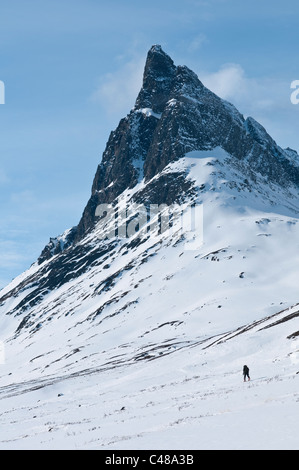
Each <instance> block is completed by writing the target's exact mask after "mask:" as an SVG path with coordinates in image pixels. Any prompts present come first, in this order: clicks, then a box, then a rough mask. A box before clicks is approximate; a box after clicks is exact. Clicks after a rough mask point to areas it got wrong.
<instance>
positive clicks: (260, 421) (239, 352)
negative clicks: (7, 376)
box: [0, 309, 299, 450]
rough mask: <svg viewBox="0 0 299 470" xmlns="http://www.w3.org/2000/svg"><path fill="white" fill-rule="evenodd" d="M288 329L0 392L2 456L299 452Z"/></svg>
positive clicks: (298, 396)
mask: <svg viewBox="0 0 299 470" xmlns="http://www.w3.org/2000/svg"><path fill="white" fill-rule="evenodd" d="M292 311H296V309H293V310H292ZM288 323H289V322H285V324H284V325H283V326H282V325H280V328H279V329H278V328H277V327H275V326H273V327H271V328H268V329H265V330H258V327H255V328H254V329H253V330H249V331H246V332H244V333H241V334H239V335H237V336H233V337H232V338H231V339H228V340H227V341H225V342H220V343H219V344H215V343H214V340H215V338H214V339H213V340H212V339H211V340H210V341H207V342H204V343H203V344H197V345H196V344H195V345H189V346H186V347H183V348H182V349H178V350H177V351H175V350H172V351H171V352H169V353H165V354H163V355H162V354H161V355H160V356H159V355H157V356H156V357H154V356H152V357H145V358H144V359H140V360H135V361H130V360H128V362H127V363H120V364H118V363H117V361H115V363H114V364H113V365H110V366H105V365H104V364H103V366H102V367H94V368H90V369H85V370H84V369H82V370H78V371H77V372H74V373H69V374H65V375H64V376H60V377H59V376H55V377H50V376H49V377H43V378H41V379H35V380H32V381H29V382H22V383H20V384H17V383H14V384H13V386H11V387H9V386H8V387H1V389H0V406H1V417H0V427H1V429H2V430H1V443H0V448H1V449H105V450H107V449H118V450H119V449H135V450H136V449H137V450H140V449H174V450H178V449H199V450H200V449H298V447H299V442H298V439H299V438H298V405H299V374H298V371H299V352H298V346H299V345H298V340H296V338H295V339H293V340H290V339H287V338H285V337H284V335H285V334H286V333H287V332H289V328H290V325H289V324H288ZM212 343H214V344H212ZM209 345H211V346H210V347H209ZM261 345H263V346H261ZM282 345H285V348H284V349H282ZM245 362H246V363H247V364H248V365H249V367H250V374H251V381H250V382H246V383H244V382H243V377H242V367H243V363H245Z"/></svg>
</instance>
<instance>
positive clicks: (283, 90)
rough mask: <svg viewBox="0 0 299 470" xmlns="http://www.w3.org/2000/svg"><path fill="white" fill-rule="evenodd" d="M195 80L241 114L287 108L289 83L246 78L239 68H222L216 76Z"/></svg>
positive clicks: (227, 66)
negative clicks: (237, 108) (241, 111)
mask: <svg viewBox="0 0 299 470" xmlns="http://www.w3.org/2000/svg"><path fill="white" fill-rule="evenodd" d="M199 76H200V79H201V80H202V82H203V83H204V85H205V86H207V87H208V88H209V89H210V90H212V91H213V92H214V93H216V94H217V95H218V96H220V97H221V98H224V99H226V100H231V101H232V102H233V103H234V104H235V105H237V106H240V107H241V109H243V110H244V112H245V113H248V112H251V111H254V110H255V111H262V110H263V111H268V110H271V109H274V108H276V109H277V108H278V107H280V108H281V107H288V106H289V99H288V95H289V87H290V85H289V83H287V82H286V81H285V80H282V79H279V78H274V79H273V78H269V77H260V78H255V77H248V76H247V75H246V73H245V71H244V69H243V67H242V66H241V65H240V64H234V63H232V64H225V65H223V66H222V67H221V68H220V69H219V70H218V71H216V72H212V73H207V72H202V73H200V74H199Z"/></svg>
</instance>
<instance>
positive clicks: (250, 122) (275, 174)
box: [0, 46, 299, 330]
mask: <svg viewBox="0 0 299 470" xmlns="http://www.w3.org/2000/svg"><path fill="white" fill-rule="evenodd" d="M215 147H222V148H223V149H224V150H225V151H226V152H227V153H228V158H227V159H226V161H225V162H224V163H222V164H223V165H230V166H231V167H235V168H236V169H238V170H239V172H241V174H242V176H243V173H244V187H246V188H250V185H251V183H252V182H254V181H255V180H258V179H259V178H256V176H257V175H259V176H260V175H261V176H262V179H263V181H266V182H269V184H270V183H276V184H278V185H279V186H281V187H282V188H288V187H289V186H290V187H293V188H294V187H297V188H298V187H299V156H298V154H297V152H295V151H294V150H292V149H289V148H288V149H285V150H283V149H281V148H280V147H279V146H278V145H277V144H276V143H275V141H274V140H273V139H272V138H271V137H270V136H269V135H268V134H267V132H266V130H265V129H264V128H263V127H262V126H261V125H260V124H259V123H257V122H256V121H255V120H254V119H253V118H248V119H246V120H245V119H244V117H243V116H242V115H241V114H240V113H239V112H238V111H237V109H236V108H235V107H234V106H233V105H231V104H230V103H228V102H226V101H224V100H222V99H221V98H219V97H218V96H216V95H215V94H214V93H212V92H211V91H210V90H208V89H207V88H206V87H205V86H204V85H203V84H202V83H201V81H200V80H199V79H198V77H197V76H196V74H195V73H193V72H192V71H191V70H190V69H188V68H187V67H185V66H175V65H174V63H173V61H172V59H171V58H170V57H169V56H168V55H167V54H165V52H164V51H163V50H162V48H161V47H160V46H153V47H152V48H151V49H150V51H149V52H148V56H147V60H146V65H145V70H144V77H143V85H142V88H141V90H140V92H139V94H138V97H137V100H136V104H135V107H134V109H133V110H131V112H130V113H129V114H128V115H127V116H126V117H125V118H123V119H122V120H121V121H120V123H119V125H118V127H117V129H116V130H115V131H113V132H111V134H110V136H109V139H108V142H107V146H106V149H105V151H104V153H103V157H102V161H101V163H100V164H99V166H98V168H97V171H96V174H95V177H94V181H93V185H92V191H91V197H90V199H89V201H88V202H87V205H86V207H85V209H84V212H83V215H82V217H81V220H80V222H79V224H78V226H76V227H73V228H72V229H70V230H67V231H66V232H65V233H64V234H63V235H61V236H59V237H56V238H51V239H50V241H49V243H48V244H47V246H46V247H45V248H44V250H43V251H42V253H41V255H40V257H39V259H38V264H39V265H41V266H39V269H38V270H37V271H36V272H34V274H32V275H30V276H29V277H27V278H26V279H25V280H24V281H21V282H20V283H19V284H18V285H17V286H16V287H12V289H11V291H10V292H8V293H6V295H5V296H3V297H2V298H0V304H1V302H4V301H5V300H7V299H8V298H10V297H17V296H18V294H19V293H20V292H21V293H22V292H25V291H26V290H27V289H28V288H29V290H28V292H27V293H25V295H24V297H23V298H22V299H21V302H20V303H19V304H18V306H17V307H15V308H14V309H13V310H12V311H11V312H10V313H11V314H14V315H19V314H22V315H24V317H23V320H22V322H21V324H20V330H21V329H22V328H27V327H28V328H29V327H30V326H32V325H33V323H34V319H32V318H31V316H30V314H29V313H28V312H27V310H28V311H29V310H30V308H31V307H32V306H34V305H36V304H38V303H39V302H40V300H41V299H42V298H43V297H44V296H45V295H47V293H49V292H50V291H52V290H54V289H57V288H59V287H61V286H63V285H64V284H65V283H66V282H68V281H71V280H73V279H76V278H78V277H79V276H80V275H81V274H83V273H85V272H86V271H87V270H88V269H90V268H91V267H93V266H96V267H98V269H101V270H102V269H103V270H104V269H107V263H108V261H109V256H115V257H117V256H122V254H124V253H125V252H126V251H129V250H132V249H134V248H135V247H136V246H137V245H138V244H140V243H144V241H145V238H144V239H143V240H142V239H139V238H135V239H133V240H128V241H127V242H126V243H125V244H124V245H123V246H122V245H121V244H118V240H117V238H116V237H115V238H114V239H109V240H106V239H105V238H101V237H99V238H97V236H96V235H95V234H93V235H92V237H86V238H85V236H86V235H88V234H89V233H90V232H91V231H92V230H93V228H94V227H95V224H96V223H97V222H98V220H99V218H98V217H97V216H96V208H97V206H98V205H99V204H112V205H114V206H115V205H116V200H117V198H118V197H119V196H120V195H121V194H122V193H123V192H124V191H125V190H129V189H133V188H135V189H134V195H133V196H132V197H131V200H130V202H132V203H135V202H136V203H137V204H140V205H144V206H146V208H148V207H149V206H150V204H157V205H160V204H166V205H171V204H174V203H178V204H180V203H182V202H183V201H185V200H188V202H191V203H192V202H193V201H194V198H195V197H196V196H197V195H198V193H199V191H206V190H208V189H205V188H195V187H194V184H193V182H192V181H191V180H190V179H189V178H188V177H186V174H185V173H184V172H183V171H179V170H175V169H169V168H167V169H166V167H167V165H169V163H172V162H174V161H176V160H178V159H180V158H181V157H183V156H184V155H185V154H186V153H187V152H190V151H194V150H212V149H214V148H215ZM232 174H233V172H232ZM141 182H142V183H143V184H141V185H140V187H139V186H136V185H137V184H138V183H141ZM228 184H231V186H232V187H233V186H234V181H229V182H228ZM203 186H204V185H203ZM241 189H242V188H241ZM133 217H134V216H133ZM125 223H126V222H125ZM97 230H98V227H97ZM122 250H123V251H122ZM149 256H152V255H150V254H147V257H146V258H144V259H143V260H142V261H141V262H145V260H146V259H147V258H148V257H149ZM127 269H131V265H127V266H124V267H123V268H121V269H120V271H118V272H116V273H114V274H113V275H110V276H108V277H107V278H105V281H103V285H101V286H98V287H97V288H96V289H97V291H102V290H105V291H106V290H109V286H111V285H113V283H114V282H115V279H116V278H117V277H118V276H120V275H121V272H123V271H124V270H127ZM99 313H100V312H99Z"/></svg>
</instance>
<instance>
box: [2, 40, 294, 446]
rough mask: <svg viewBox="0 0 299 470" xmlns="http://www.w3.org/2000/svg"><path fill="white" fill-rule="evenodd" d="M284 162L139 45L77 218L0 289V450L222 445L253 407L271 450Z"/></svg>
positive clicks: (284, 297)
mask: <svg viewBox="0 0 299 470" xmlns="http://www.w3.org/2000/svg"><path fill="white" fill-rule="evenodd" d="M163 64H164V65H163ZM166 72H167V74H166ZM165 74H166V75H167V77H166V78H167V79H166V80H164V78H165ZM153 83H157V92H156V93H154V94H153V96H151V94H150V90H151V89H152V88H151V87H152V86H153ZM195 84H196V86H195ZM298 169H299V165H298V154H297V153H296V152H295V151H293V150H292V149H286V150H283V149H281V148H280V147H279V146H278V145H277V144H276V143H275V141H274V140H273V139H272V138H271V137H270V136H269V135H268V134H267V132H266V130H265V129H264V128H263V127H262V126H261V125H260V124H259V123H257V122H256V121H255V120H254V119H253V118H247V119H245V118H244V117H243V116H242V115H241V114H240V113H239V112H238V111H237V110H236V108H235V107H234V106H233V105H231V104H230V103H228V102H226V101H224V100H222V99H221V98H219V97H217V96H216V95H215V94H213V93H212V92H210V91H209V90H208V89H207V88H205V87H204V85H203V84H202V83H201V82H200V81H199V79H198V78H197V77H196V75H195V74H194V73H193V72H191V71H190V70H189V69H188V68H187V67H181V66H178V67H177V66H175V65H174V63H173V61H172V59H170V58H169V56H167V54H165V53H164V51H163V49H162V48H161V47H160V46H153V47H152V48H151V49H150V51H149V53H148V58H147V61H146V67H145V75H144V84H143V87H142V89H141V91H140V93H139V95H138V97H137V100H136V104H135V106H134V108H133V109H132V110H131V111H130V112H129V114H128V115H127V116H126V117H125V118H123V119H121V121H120V123H119V126H118V127H117V128H116V129H115V130H114V131H112V133H111V134H110V137H109V139H108V142H107V146H106V149H105V151H104V154H103V159H102V162H101V163H100V165H99V167H98V169H97V172H96V175H95V178H94V181H93V185H92V194H91V198H90V199H89V201H88V203H87V205H86V208H85V210H84V213H83V215H82V218H81V220H80V222H79V224H78V226H76V227H73V228H71V229H68V230H66V232H65V233H64V234H62V235H60V236H58V237H55V238H51V239H50V242H49V243H48V245H47V246H46V247H45V249H44V250H43V252H42V254H41V256H40V257H39V259H38V260H37V261H36V262H35V263H34V264H33V265H32V266H31V267H30V268H29V269H28V270H27V271H26V272H25V273H22V274H20V276H19V277H18V278H16V279H15V280H14V281H12V283H10V285H8V286H7V287H6V288H4V289H2V291H1V292H0V339H1V340H2V341H3V344H4V345H5V351H6V363H5V364H3V365H1V368H0V399H1V400H2V405H3V414H2V415H0V420H2V424H3V429H5V430H6V432H5V435H4V434H2V435H1V433H0V447H1V446H3V447H5V446H8V447H14V446H16V445H19V444H21V445H22V446H24V447H26V446H27V447H30V446H32V445H35V446H36V445H37V446H40V447H41V448H43V447H49V446H50V447H53V446H54V447H55V446H57V447H62V446H65V447H73V448H74V447H76V446H78V447H81V448H85V447H93V446H95V447H105V448H113V447H114V446H118V445H119V446H124V447H126V446H130V445H132V448H136V447H138V448H141V447H142V446H148V447H150V446H151V445H153V447H151V448H155V447H156V446H158V447H159V446H161V443H162V442H164V443H165V442H167V443H169V444H170V443H171V442H172V438H173V437H175V439H174V441H175V445H176V448H177V442H182V441H180V439H182V436H186V439H184V441H183V442H182V447H184V448H198V436H200V437H201V439H202V445H204V444H203V443H205V444H206V445H207V446H211V445H212V444H211V443H213V442H214V437H213V436H219V429H221V433H222V434H223V428H225V429H226V431H227V432H226V433H225V436H224V437H223V436H222V438H223V439H224V441H223V442H225V443H226V444H227V446H228V447H229V446H233V445H234V442H229V438H230V437H231V436H232V435H233V434H234V432H237V434H238V435H240V436H243V433H244V429H247V428H246V426H245V423H244V422H243V421H240V420H239V417H240V410H242V413H241V414H242V416H243V412H244V413H245V417H246V420H248V419H252V410H253V409H256V410H258V412H260V413H261V414H263V413H266V415H265V416H266V417H267V423H272V424H271V425H270V424H269V426H268V427H267V429H268V433H270V434H269V435H271V445H274V446H275V445H277V443H279V442H281V439H282V438H285V437H284V436H285V435H284V434H283V432H284V431H283V430H284V427H283V426H277V429H275V426H274V422H277V423H281V416H282V415H283V416H285V414H284V413H285V403H286V402H287V404H288V407H287V411H288V418H289V419H290V420H291V419H292V413H293V412H294V409H295V408H294V407H295V406H297V405H296V400H298V398H297V397H298V394H297V395H296V390H297V389H298V387H297V382H296V380H298V377H299V374H298V361H297V356H296V354H297V353H298V345H297V343H296V338H297V339H298V265H299V255H298V253H299V251H298V248H299V246H298V239H299V238H298V235H299V204H298V171H299V170H298ZM243 363H244V364H245V363H247V364H248V365H249V366H250V368H251V370H252V379H253V380H252V384H250V385H249V387H248V389H246V391H245V392H244V387H242V386H243V383H242V384H240V383H239V382H240V381H242V377H240V375H241V370H242V366H243ZM255 379H256V381H255V382H254V380H255ZM272 385H273V387H272ZM250 387H252V388H250ZM164 393H165V395H164ZM269 395H270V396H271V400H272V401H273V403H271V404H270V405H269V402H268V401H267V400H268V397H269ZM244 396H245V398H244ZM99 397H101V399H100V400H99ZM228 403H229V405H228ZM265 405H266V407H265ZM107 410H108V411H107ZM95 411H96V412H95ZM121 413H123V415H122V414H121ZM144 417H146V419H145V418H144ZM254 417H255V419H257V415H256V414H254ZM265 419H266V418H265ZM246 422H247V421H246ZM290 422H291V421H290ZM49 423H50V424H49ZM128 423H130V424H131V423H132V424H133V426H131V425H129V424H128ZM186 425H188V426H186ZM207 426H208V428H207ZM209 426H210V427H209ZM296 426H297V422H296V423H295V424H294V426H293V425H291V427H290V429H291V431H288V437H287V438H285V439H286V443H285V445H286V446H288V445H289V446H291V447H294V445H295V444H294V439H295V437H294V436H296ZM50 431H51V432H50ZM264 434H265V433H264V427H261V430H260V431H259V432H257V433H256V435H255V436H254V437H251V439H250V446H253V445H254V444H255V445H258V446H259V447H260V446H262V445H264V443H265V436H264ZM82 435H84V442H82ZM206 435H207V436H209V439H210V441H209V442H207V439H208V438H205V436H206ZM238 439H240V440H241V437H240V438H238ZM245 441H246V439H245V438H244V441H243V442H245ZM221 442H222V441H221ZM238 442H240V441H238ZM267 445H268V446H269V443H268V444H267ZM196 446H197V447H196ZM167 447H168V446H167Z"/></svg>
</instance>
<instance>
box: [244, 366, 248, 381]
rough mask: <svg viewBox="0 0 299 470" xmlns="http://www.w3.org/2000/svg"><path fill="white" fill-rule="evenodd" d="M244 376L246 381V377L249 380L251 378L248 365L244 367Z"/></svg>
mask: <svg viewBox="0 0 299 470" xmlns="http://www.w3.org/2000/svg"><path fill="white" fill-rule="evenodd" d="M243 376H244V382H246V377H247V378H248V380H250V376H249V369H248V367H247V366H244V367H243Z"/></svg>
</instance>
